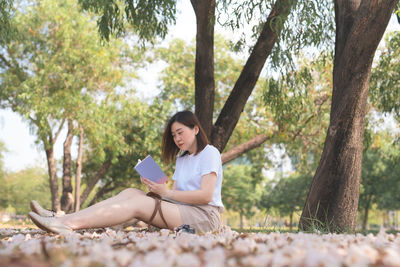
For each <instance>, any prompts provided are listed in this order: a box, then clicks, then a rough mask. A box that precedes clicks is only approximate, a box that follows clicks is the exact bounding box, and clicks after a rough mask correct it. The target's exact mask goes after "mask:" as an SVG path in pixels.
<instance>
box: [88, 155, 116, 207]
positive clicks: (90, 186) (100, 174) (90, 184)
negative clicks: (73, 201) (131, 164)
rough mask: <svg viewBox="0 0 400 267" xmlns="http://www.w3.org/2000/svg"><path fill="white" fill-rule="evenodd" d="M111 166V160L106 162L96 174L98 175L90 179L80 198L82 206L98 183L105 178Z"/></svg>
mask: <svg viewBox="0 0 400 267" xmlns="http://www.w3.org/2000/svg"><path fill="white" fill-rule="evenodd" d="M110 166H111V160H107V161H105V162H104V163H103V165H102V166H101V167H100V169H99V170H98V171H97V172H96V174H95V175H93V177H91V178H90V180H89V182H88V184H87V186H86V188H85V190H84V191H83V193H82V195H81V197H80V202H81V205H82V204H83V203H85V201H86V199H87V198H88V196H89V194H90V192H92V190H93V188H94V187H95V186H96V184H97V182H98V181H100V179H101V177H103V175H104V174H105V173H106V172H107V170H108V169H109V168H110Z"/></svg>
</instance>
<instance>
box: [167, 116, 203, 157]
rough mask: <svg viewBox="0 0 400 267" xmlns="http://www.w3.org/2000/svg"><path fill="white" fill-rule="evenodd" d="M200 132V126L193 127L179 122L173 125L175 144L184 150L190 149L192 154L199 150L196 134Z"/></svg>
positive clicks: (172, 132) (172, 131)
mask: <svg viewBox="0 0 400 267" xmlns="http://www.w3.org/2000/svg"><path fill="white" fill-rule="evenodd" d="M198 132H199V127H197V126H194V127H193V129H192V128H190V127H187V126H186V125H184V124H182V123H179V122H174V123H172V125H171V134H172V138H173V139H174V142H175V145H176V146H177V147H178V148H179V149H180V150H182V151H189V153H190V154H192V153H194V152H196V151H197V139H196V135H197V133H198Z"/></svg>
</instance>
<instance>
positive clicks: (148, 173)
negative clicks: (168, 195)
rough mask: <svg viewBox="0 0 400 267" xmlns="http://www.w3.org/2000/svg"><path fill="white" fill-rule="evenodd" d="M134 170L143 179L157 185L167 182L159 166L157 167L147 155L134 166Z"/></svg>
mask: <svg viewBox="0 0 400 267" xmlns="http://www.w3.org/2000/svg"><path fill="white" fill-rule="evenodd" d="M135 170H136V171H137V172H138V173H139V174H140V176H142V177H143V178H147V179H149V180H151V181H153V182H156V183H158V184H162V183H165V182H167V181H168V177H167V175H165V173H164V172H163V171H162V169H161V168H160V166H158V164H157V163H156V162H155V161H154V159H153V158H152V157H151V156H150V155H148V156H147V157H146V158H145V159H144V160H142V161H140V162H138V164H136V166H135Z"/></svg>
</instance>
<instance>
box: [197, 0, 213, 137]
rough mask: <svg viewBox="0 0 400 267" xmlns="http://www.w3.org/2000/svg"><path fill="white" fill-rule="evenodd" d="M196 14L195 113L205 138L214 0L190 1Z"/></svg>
mask: <svg viewBox="0 0 400 267" xmlns="http://www.w3.org/2000/svg"><path fill="white" fill-rule="evenodd" d="M191 2H192V6H193V9H194V12H195V14H196V22H197V34H196V64H195V107H196V110H195V113H196V116H197V118H198V119H199V121H200V124H201V125H202V127H203V128H204V131H205V132H206V134H207V136H210V135H211V129H212V123H213V112H214V94H215V84H214V17H215V0H191Z"/></svg>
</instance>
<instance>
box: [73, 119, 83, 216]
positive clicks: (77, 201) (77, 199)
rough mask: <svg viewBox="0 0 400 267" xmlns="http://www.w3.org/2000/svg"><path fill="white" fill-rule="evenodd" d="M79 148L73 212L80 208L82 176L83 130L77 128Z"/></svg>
mask: <svg viewBox="0 0 400 267" xmlns="http://www.w3.org/2000/svg"><path fill="white" fill-rule="evenodd" d="M79 128H80V134H79V147H78V158H77V159H76V174H75V207H74V211H75V212H77V211H79V208H80V206H81V201H80V193H81V174H82V150H83V128H82V126H79Z"/></svg>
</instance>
